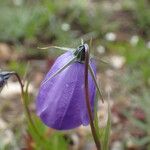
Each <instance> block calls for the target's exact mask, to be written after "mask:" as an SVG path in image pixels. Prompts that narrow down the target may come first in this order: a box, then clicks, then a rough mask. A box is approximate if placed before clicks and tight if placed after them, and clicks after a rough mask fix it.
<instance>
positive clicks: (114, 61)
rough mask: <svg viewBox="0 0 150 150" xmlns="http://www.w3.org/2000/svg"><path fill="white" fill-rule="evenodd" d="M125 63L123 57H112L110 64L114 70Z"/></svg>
mask: <svg viewBox="0 0 150 150" xmlns="http://www.w3.org/2000/svg"><path fill="white" fill-rule="evenodd" d="M124 63H125V58H124V57H123V56H112V57H111V64H112V66H113V67H114V68H115V69H120V68H122V66H123V65H124Z"/></svg>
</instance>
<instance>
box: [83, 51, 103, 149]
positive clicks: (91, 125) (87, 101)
mask: <svg viewBox="0 0 150 150" xmlns="http://www.w3.org/2000/svg"><path fill="white" fill-rule="evenodd" d="M88 67H89V51H88V49H86V50H85V73H84V75H85V77H84V79H85V81H84V82H85V99H86V106H87V110H88V115H89V121H90V127H91V131H92V136H93V139H94V142H95V145H96V148H97V150H101V143H100V141H99V139H98V136H97V133H96V129H95V126H94V123H93V113H92V110H91V105H90V97H89V87H88Z"/></svg>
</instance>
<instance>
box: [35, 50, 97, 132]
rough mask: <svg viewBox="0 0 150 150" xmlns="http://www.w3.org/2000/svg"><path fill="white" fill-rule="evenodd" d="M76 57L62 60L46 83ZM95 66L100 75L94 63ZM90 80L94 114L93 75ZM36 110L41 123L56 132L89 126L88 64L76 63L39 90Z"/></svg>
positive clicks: (53, 69)
mask: <svg viewBox="0 0 150 150" xmlns="http://www.w3.org/2000/svg"><path fill="white" fill-rule="evenodd" d="M73 57H74V56H73V54H72V53H71V52H67V53H65V54H63V55H61V56H60V57H58V59H57V60H56V62H55V63H54V65H53V66H52V68H51V70H50V71H49V72H48V74H47V75H46V77H45V79H44V81H46V80H47V79H48V78H49V77H51V75H52V74H53V73H55V72H56V71H57V70H58V69H60V68H61V67H62V66H63V65H64V64H66V63H67V62H68V61H69V60H70V59H71V58H73ZM91 65H92V68H93V70H94V72H95V73H96V67H95V64H94V62H93V61H92V62H91ZM88 79H89V91H90V100H91V106H92V111H94V97H95V85H94V82H93V79H92V77H91V75H90V73H89V78H88ZM44 81H43V82H44ZM36 108H37V115H38V116H39V117H40V118H41V120H42V121H43V122H44V123H45V124H46V125H47V126H49V127H51V128H54V129H58V130H66V129H72V128H76V127H78V126H80V125H82V124H83V125H88V124H89V119H88V114H87V109H86V103H85V92H84V64H81V63H79V62H75V63H73V64H72V65H70V66H68V67H67V68H66V69H65V70H63V71H62V72H61V73H60V74H58V75H57V76H55V77H54V78H52V79H50V80H49V81H48V82H47V83H46V84H43V85H42V86H41V87H40V90H39V94H38V97H37V103H36Z"/></svg>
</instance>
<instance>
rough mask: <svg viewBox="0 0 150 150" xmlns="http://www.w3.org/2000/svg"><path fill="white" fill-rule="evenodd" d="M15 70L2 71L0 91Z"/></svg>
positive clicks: (0, 74) (0, 73)
mask: <svg viewBox="0 0 150 150" xmlns="http://www.w3.org/2000/svg"><path fill="white" fill-rule="evenodd" d="M13 73H14V72H7V71H0V91H1V90H2V89H3V87H4V85H5V84H6V82H7V80H8V79H9V77H10V76H11V75H12V74H13Z"/></svg>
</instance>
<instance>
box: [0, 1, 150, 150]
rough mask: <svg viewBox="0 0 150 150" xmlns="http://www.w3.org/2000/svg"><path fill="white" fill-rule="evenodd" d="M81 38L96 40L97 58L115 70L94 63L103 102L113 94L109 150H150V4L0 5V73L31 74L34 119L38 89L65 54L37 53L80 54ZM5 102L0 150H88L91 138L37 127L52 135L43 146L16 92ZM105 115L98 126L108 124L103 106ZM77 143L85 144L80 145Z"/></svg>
mask: <svg viewBox="0 0 150 150" xmlns="http://www.w3.org/2000/svg"><path fill="white" fill-rule="evenodd" d="M81 38H83V39H84V41H85V42H87V43H89V41H90V39H91V38H92V51H93V53H94V55H95V56H97V57H99V58H103V59H104V60H106V61H108V62H109V64H110V65H105V64H102V63H100V61H99V60H97V69H98V75H97V76H98V79H100V81H101V83H102V84H101V85H102V87H101V89H102V90H103V93H104V99H106V100H107V99H108V92H110V96H111V100H110V101H111V109H112V133H111V141H110V149H111V150H131V149H133V150H149V149H150V110H149V107H150V1H149V0H125V1H122V0H101V1H98V0H82V1H81V0H60V1H58V0H0V69H2V70H14V71H17V72H18V73H19V74H20V75H21V76H22V77H23V76H24V74H25V73H26V72H27V80H30V82H31V84H32V86H33V90H31V93H30V94H31V97H30V101H29V107H30V109H31V112H32V113H33V115H34V112H35V108H34V102H35V97H36V94H37V90H38V87H39V84H40V82H41V80H42V78H43V76H44V74H45V73H46V72H47V71H48V69H49V68H50V66H51V65H52V63H53V62H54V59H55V58H56V57H57V56H59V55H60V54H61V53H62V52H61V51H56V50H51V51H50V50H48V51H42V50H38V48H37V47H42V46H47V45H57V46H64V47H72V48H76V47H77V46H78V45H80V43H81V42H80V41H81ZM12 82H13V83H14V82H15V79H12ZM10 86H11V85H10ZM8 87H9V84H8ZM14 88H15V87H14ZM11 94H12V95H11ZM8 95H9V94H5V93H4V94H2V96H1V97H0V139H2V140H0V150H1V149H2V150H3V149H6V150H7V149H8V150H12V149H14V150H18V149H27V150H32V149H43V147H42V146H41V145H44V150H49V149H50V150H51V149H52V150H59V149H62V150H63V149H64V150H65V149H68V147H69V148H70V149H85V150H86V149H90V146H91V145H92V144H91V145H88V143H89V142H87V141H88V140H89V139H90V136H88V135H89V134H88V135H87V134H85V132H88V131H87V130H84V129H79V131H76V130H75V131H72V132H69V133H68V132H67V133H66V132H65V133H58V132H56V133H55V132H54V131H47V130H50V129H47V128H46V129H45V126H44V125H43V124H42V123H41V122H39V121H37V122H36V124H37V126H38V129H39V131H40V132H41V133H45V132H46V133H47V132H48V135H47V143H45V144H41V143H42V142H41V141H40V139H37V138H36V135H34V134H35V133H33V131H32V129H30V127H27V124H26V123H25V122H26V121H25V120H26V119H25V117H24V113H23V110H22V106H21V105H22V104H21V102H20V101H19V100H20V97H19V96H18V95H16V93H15V94H14V93H11V92H10V95H11V96H10V97H9V96H8ZM12 99H13V101H12ZM101 105H102V104H101ZM18 107H19V108H20V109H19V110H16V108H18ZM101 107H102V110H99V111H100V112H99V113H100V116H102V117H100V119H102V118H105V116H107V114H106V112H105V109H106V108H105V106H101ZM101 107H100V108H101ZM103 109H104V112H105V113H104V112H103ZM12 112H13V113H12ZM103 113H104V114H103ZM102 114H103V115H102ZM17 117H18V119H17ZM101 122H102V121H101V120H100V123H101ZM16 127H17V128H16ZM45 130H46V131H45ZM27 131H28V132H27ZM49 132H50V133H49ZM51 132H52V133H51ZM53 132H54V133H53ZM82 132H83V135H82V134H81V133H82ZM80 134H81V135H80ZM72 135H76V136H77V137H76V138H78V142H74V141H76V140H75V139H74V138H72V137H73V136H72ZM80 138H83V139H84V140H83V141H84V142H83V143H82V144H81V143H80V142H79V141H80V140H79V139H80ZM6 139H9V140H6ZM87 139H88V140H87ZM81 141H82V140H81ZM39 143H40V144H39ZM117 144H118V145H119V146H118V147H119V148H118V149H117V148H116V147H117V146H116V145H117ZM39 145H40V146H39Z"/></svg>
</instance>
